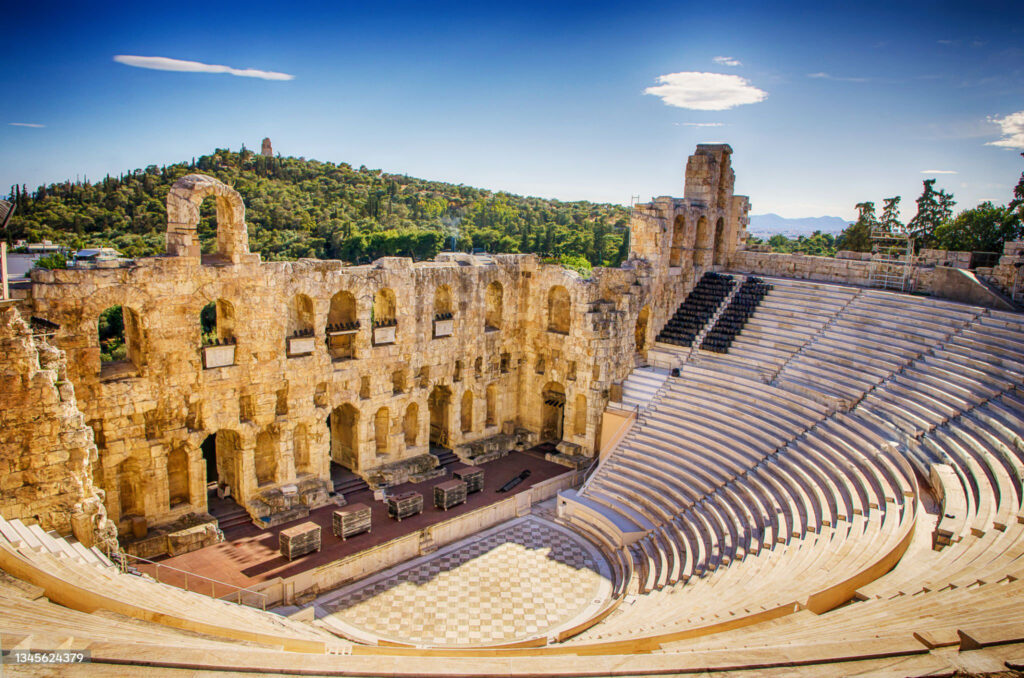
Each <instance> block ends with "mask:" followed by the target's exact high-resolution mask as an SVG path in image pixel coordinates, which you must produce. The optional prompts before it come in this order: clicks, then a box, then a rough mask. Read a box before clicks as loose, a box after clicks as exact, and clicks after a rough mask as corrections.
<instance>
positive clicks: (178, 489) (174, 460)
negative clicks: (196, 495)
mask: <svg viewBox="0 0 1024 678" xmlns="http://www.w3.org/2000/svg"><path fill="white" fill-rule="evenodd" d="M189 476H190V474H189V459H188V453H187V452H185V450H184V448H182V447H177V448H175V449H173V450H171V453H170V454H168V455H167V496H168V499H169V502H170V508H174V507H175V506H176V505H178V504H190V503H191V492H190V491H189Z"/></svg>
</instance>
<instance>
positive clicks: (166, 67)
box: [114, 54, 295, 80]
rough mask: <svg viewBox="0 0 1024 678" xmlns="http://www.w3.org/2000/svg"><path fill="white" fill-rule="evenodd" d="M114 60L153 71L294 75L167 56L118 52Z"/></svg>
mask: <svg viewBox="0 0 1024 678" xmlns="http://www.w3.org/2000/svg"><path fill="white" fill-rule="evenodd" d="M114 61H116V62H117V63H119V64H124V65H126V66H134V67H136V68H149V69H152V70H154V71H181V72H185V73H227V74H228V75H237V76H239V77H242V78H260V79H261V80H291V79H293V78H294V77H295V76H294V75H289V74H287V73H276V72H274V71H260V70H257V69H255V68H232V67H230V66H220V65H217V64H204V63H202V62H201V61H184V60H182V59H170V58H168V57H149V56H132V55H130V54H118V55H116V56H115V57H114Z"/></svg>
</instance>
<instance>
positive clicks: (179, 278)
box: [23, 145, 748, 532]
mask: <svg viewBox="0 0 1024 678" xmlns="http://www.w3.org/2000/svg"><path fill="white" fill-rule="evenodd" d="M730 155H731V149H730V148H729V147H728V146H724V145H715V146H699V147H698V149H697V154H696V155H695V156H693V157H691V158H690V160H689V162H688V163H687V167H686V197H685V198H683V199H673V198H658V199H657V200H655V201H653V202H652V203H650V204H647V205H638V206H637V207H636V209H635V210H634V215H633V220H632V224H631V230H632V234H633V235H632V238H633V239H632V243H631V252H630V258H629V260H628V261H627V262H626V263H625V264H624V265H623V266H622V267H621V268H618V269H602V268H598V269H595V270H594V271H593V274H592V276H591V277H590V278H589V279H581V278H580V276H579V275H578V274H577V273H575V272H573V271H569V270H567V269H564V268H562V267H560V266H551V265H543V264H541V263H540V262H539V260H538V258H537V257H536V256H534V255H495V256H470V255H464V254H454V253H445V254H441V255H439V256H438V257H437V258H436V259H435V261H433V262H420V263H413V262H412V261H411V260H409V259H406V258H384V259H380V260H378V261H376V262H374V263H373V264H371V265H366V266H347V265H344V264H342V263H341V262H337V261H318V260H300V261H295V262H261V261H260V259H259V256H258V255H255V254H250V253H249V251H248V242H247V237H246V227H245V208H244V205H243V204H242V201H241V199H240V197H239V196H238V194H237V193H236V192H235V191H233V190H232V189H231V188H230V187H228V186H225V185H224V184H221V183H220V182H218V181H216V180H215V179H212V178H211V177H206V176H202V175H189V176H187V177H185V178H183V179H182V180H180V181H179V182H178V183H177V184H175V186H174V187H173V188H172V190H171V191H170V194H169V195H168V222H169V223H168V231H167V248H168V255H167V256H163V257H151V258H145V259H140V260H137V261H134V262H131V263H130V265H125V266H122V267H119V268H113V269H95V270H57V271H46V270H36V271H34V272H33V274H32V287H31V292H30V294H29V295H28V297H27V298H26V299H25V300H23V307H24V308H25V309H26V310H28V311H29V312H30V313H31V314H32V315H34V316H37V317H40V318H44V319H46V320H48V321H50V322H53V323H56V324H57V325H59V330H57V332H56V336H55V343H56V345H57V346H58V347H59V348H60V349H62V350H63V351H65V352H66V353H67V360H68V362H67V378H68V379H69V380H70V382H71V383H73V384H74V385H75V388H76V390H77V391H78V393H79V404H80V407H81V409H82V411H83V412H84V415H85V419H86V421H87V422H88V424H89V425H90V426H91V428H92V430H93V431H94V432H95V438H96V442H97V445H98V460H97V462H96V463H95V464H94V465H93V468H92V475H93V479H94V482H95V484H96V485H97V486H98V487H100V488H102V489H103V490H105V497H106V510H107V512H108V514H109V515H110V516H111V517H112V518H114V519H115V520H116V521H117V522H118V524H119V526H120V527H121V528H122V529H127V528H129V527H133V528H134V529H135V531H136V532H138V526H139V525H140V523H142V524H145V525H148V526H149V527H150V528H152V527H154V526H157V527H158V526H161V525H168V524H171V523H174V522H175V521H180V520H181V519H182V518H184V517H186V516H190V515H193V514H203V513H204V512H205V511H206V509H207V485H208V481H213V480H214V476H216V481H217V483H218V485H219V488H220V492H221V494H225V495H229V496H231V497H233V498H234V499H235V500H236V501H237V502H238V503H239V504H240V505H242V506H243V507H245V508H246V510H247V511H248V512H249V513H250V515H252V516H253V518H254V519H259V518H264V519H268V520H269V519H272V518H273V516H275V515H278V514H284V513H286V512H288V511H292V510H296V509H297V508H307V509H308V508H312V507H315V506H318V505H322V504H324V503H326V502H327V501H329V493H330V491H331V490H332V486H331V480H330V468H331V466H330V465H331V463H332V462H336V463H339V464H341V465H342V466H345V467H347V468H349V469H351V470H353V471H355V472H356V473H359V474H360V475H363V476H364V477H366V478H368V479H371V480H376V481H377V482H381V481H382V479H383V481H385V482H386V481H387V480H389V479H390V480H391V481H397V480H400V476H401V472H402V470H403V469H404V470H405V472H406V474H408V473H411V472H424V471H428V470H429V468H430V467H431V466H433V465H436V463H437V461H436V458H435V457H433V456H428V454H429V451H430V449H431V446H432V445H434V446H442V447H448V448H454V449H456V450H464V449H466V448H467V446H472V445H476V446H477V447H479V448H480V449H486V448H487V441H489V440H495V441H498V444H508V443H507V442H503V441H511V440H520V441H526V442H536V441H543V440H550V441H553V442H558V443H560V445H559V449H560V450H561V451H562V452H569V453H571V454H575V455H592V454H593V453H594V449H595V444H596V441H597V440H599V438H600V432H599V427H600V421H601V412H602V410H603V409H604V406H605V403H606V402H607V399H608V391H609V388H610V385H611V384H612V383H613V382H615V381H619V380H621V379H623V378H625V376H626V375H628V373H629V371H630V370H631V369H632V368H633V366H634V365H635V358H636V356H637V355H638V354H639V355H642V354H643V352H644V351H645V350H646V348H647V347H648V346H649V345H650V344H651V343H652V342H653V338H654V336H655V334H656V330H657V328H659V327H660V326H661V325H663V324H664V322H665V321H666V319H667V318H668V316H669V315H670V314H671V313H672V312H673V311H674V309H675V307H676V306H677V305H678V304H679V302H680V301H681V299H682V298H683V297H684V296H685V294H686V293H687V291H688V290H689V288H690V287H691V286H692V284H693V281H694V280H695V279H696V278H697V277H699V276H700V274H701V273H702V272H703V270H705V269H708V268H710V267H712V266H716V265H717V266H723V265H724V264H725V262H727V261H728V260H729V258H730V256H731V254H732V253H733V252H734V251H735V250H736V248H737V245H738V244H739V243H740V242H741V241H742V240H743V239H744V238H745V227H746V223H747V209H748V202H747V199H746V198H744V197H740V196H733V195H732V186H733V173H732V169H731V167H730V163H729V159H730ZM207 198H210V199H213V200H215V202H216V208H217V217H218V232H217V248H218V252H217V255H215V256H210V255H200V252H199V242H198V236H197V232H196V225H197V223H198V215H199V206H200V205H201V203H202V202H203V200H204V199H207ZM210 303H213V304H214V308H215V315H216V319H217V322H216V325H217V326H216V333H215V336H214V337H207V338H206V339H207V343H208V344H209V341H210V340H211V339H212V340H213V343H212V345H206V346H204V345H203V344H204V338H203V336H202V330H201V322H200V314H201V312H202V309H203V308H204V307H206V306H207V305H208V304H210ZM113 306H120V307H121V308H122V314H123V318H124V327H125V330H124V338H125V341H126V344H127V357H126V359H125V360H122V361H120V362H117V363H102V362H101V357H100V344H99V338H98V335H97V322H98V319H99V317H100V314H101V313H103V311H104V310H106V309H108V308H110V307H113ZM502 436H504V438H502ZM57 447H59V446H57ZM140 519H141V520H140ZM264 524H266V523H264Z"/></svg>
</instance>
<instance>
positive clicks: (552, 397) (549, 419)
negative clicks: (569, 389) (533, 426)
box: [540, 381, 565, 442]
mask: <svg viewBox="0 0 1024 678" xmlns="http://www.w3.org/2000/svg"><path fill="white" fill-rule="evenodd" d="M541 400H542V401H543V405H542V407H543V412H544V419H543V424H542V425H541V429H540V439H541V442H546V441H554V442H559V441H561V440H562V426H563V424H564V421H565V387H564V386H562V385H561V384H559V383H558V382H554V381H549V382H548V383H547V385H546V386H545V387H544V390H543V391H542V392H541Z"/></svg>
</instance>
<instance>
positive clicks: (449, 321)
mask: <svg viewBox="0 0 1024 678" xmlns="http://www.w3.org/2000/svg"><path fill="white" fill-rule="evenodd" d="M454 317H455V313H454V311H453V308H452V290H451V288H450V287H448V286H447V285H438V287H437V289H436V290H435V291H434V321H433V323H434V338H435V339H436V338H438V337H448V336H451V335H452V334H453V333H454V329H455V328H454V325H455V321H454V320H453V319H454Z"/></svg>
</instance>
